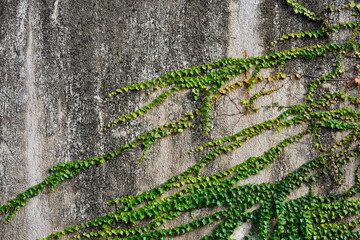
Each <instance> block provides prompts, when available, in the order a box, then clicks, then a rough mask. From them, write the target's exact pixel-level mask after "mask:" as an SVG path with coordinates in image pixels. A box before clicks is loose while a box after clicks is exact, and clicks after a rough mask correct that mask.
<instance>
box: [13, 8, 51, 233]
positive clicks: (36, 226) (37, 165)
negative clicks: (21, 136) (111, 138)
mask: <svg viewBox="0 0 360 240" xmlns="http://www.w3.org/2000/svg"><path fill="white" fill-rule="evenodd" d="M18 12H19V14H20V15H21V17H22V18H23V21H22V25H23V24H27V26H26V27H24V28H23V27H21V28H20V31H25V32H24V34H25V35H26V52H25V62H24V81H25V85H26V90H27V106H26V114H25V132H26V135H25V139H26V148H25V158H26V163H27V167H26V169H27V182H28V183H27V184H28V187H31V186H34V185H36V184H38V183H39V182H40V180H41V179H40V178H39V177H40V173H41V170H40V169H41V152H42V145H41V136H39V134H38V128H39V120H40V117H41V109H39V106H38V102H39V101H38V99H37V94H36V85H35V73H36V69H35V56H34V55H35V50H34V44H35V42H34V24H35V19H34V12H33V7H32V3H31V2H30V3H29V2H28V1H23V3H22V4H21V5H20V9H19V11H18ZM25 210H26V218H27V224H28V227H27V229H28V231H27V238H28V239H36V238H37V237H39V236H41V235H43V234H46V232H47V231H46V227H45V226H44V222H43V221H42V218H41V214H40V213H41V210H40V199H39V198H32V199H30V200H28V204H27V206H26V207H25Z"/></svg>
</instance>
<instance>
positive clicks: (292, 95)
mask: <svg viewBox="0 0 360 240" xmlns="http://www.w3.org/2000/svg"><path fill="white" fill-rule="evenodd" d="M302 2H303V3H304V4H305V5H306V6H307V7H309V8H310V9H311V10H314V11H318V10H319V9H321V8H323V7H324V6H326V5H327V4H326V2H333V1H315V0H311V1H310V0H308V1H302ZM335 18H336V16H335V17H334V19H335ZM335 20H336V19H335ZM316 27H319V25H317V24H313V23H310V22H309V21H308V20H307V19H305V18H304V17H302V16H294V14H293V13H292V12H291V10H290V9H289V8H287V7H286V4H285V3H284V1H281V0H228V1H222V0H206V1H200V0H196V1H192V0H191V1H190V0H188V1H186V0H177V1H175V0H171V1H167V0H156V1H147V0H142V1H140V0H139V1H128V0H122V1H110V0H105V1H96V0H92V1H90V0H89V1H79V0H56V1H54V0H43V1H36V0H7V1H6V0H0V61H1V64H0V85H1V91H0V117H1V118H0V123H1V128H0V141H1V142H0V205H2V204H4V203H5V202H6V200H8V199H9V198H12V197H15V196H16V195H17V194H18V193H20V192H22V191H24V190H26V189H27V188H28V187H30V186H32V185H34V184H36V183H39V182H40V181H41V180H42V179H44V178H45V177H46V176H48V172H47V169H48V168H49V167H51V166H53V165H56V164H58V163H60V162H66V161H74V160H78V159H85V158H87V157H92V156H97V155H100V154H102V153H105V152H107V151H109V150H112V149H114V148H115V147H117V146H119V145H121V144H123V143H125V142H128V141H130V140H132V139H134V137H135V136H138V135H140V134H141V133H145V132H146V131H148V130H150V129H152V128H153V127H155V126H159V125H160V124H162V123H165V122H169V121H173V120H176V119H178V118H179V117H180V116H181V115H182V114H184V113H186V112H188V111H190V110H191V109H193V102H192V100H191V99H190V97H189V94H188V93H186V92H182V93H177V94H175V95H174V96H172V97H171V98H170V100H167V101H166V102H165V103H164V104H163V106H161V107H159V108H156V109H154V110H151V111H150V112H149V114H148V115H147V116H144V117H142V118H139V119H136V120H135V121H133V122H129V123H125V124H122V125H119V126H116V127H114V128H113V129H112V130H111V131H108V132H105V133H103V134H101V135H100V136H98V137H97V138H95V139H94V136H95V135H96V133H97V131H98V130H99V129H101V128H102V127H103V126H104V125H105V124H107V123H109V122H111V121H112V120H114V119H115V118H116V117H118V116H121V115H122V114H123V113H126V112H128V111H130V110H134V109H136V108H137V107H139V106H140V107H141V106H142V100H143V99H144V95H143V94H139V93H128V94H126V95H122V96H119V97H115V98H114V99H112V100H111V101H109V102H108V103H106V104H105V105H103V104H102V101H103V99H104V98H105V96H106V95H107V94H108V93H109V92H111V91H112V90H114V89H116V88H118V87H120V86H123V85H126V84H131V83H136V82H140V81H143V80H149V79H151V78H154V77H157V76H159V75H161V74H164V73H166V72H169V71H172V70H177V69H183V68H186V67H190V66H195V65H198V64H203V63H206V62H209V61H214V60H216V59H220V58H223V57H226V56H231V57H246V56H257V55H260V54H263V53H264V52H266V51H268V50H266V47H267V46H268V45H269V43H270V42H271V41H273V40H274V39H275V38H277V37H279V36H281V35H282V34H285V33H287V32H295V31H300V30H302V29H305V28H307V29H315V28H316ZM304 43H305V44H311V43H314V42H311V41H307V40H305V41H298V42H293V43H283V44H280V45H279V47H280V48H289V47H290V48H291V47H296V46H300V45H303V44H304ZM331 64H332V63H331V62H330V63H329V65H331ZM329 65H323V64H319V65H316V66H314V65H313V64H304V62H303V61H301V60H299V61H294V62H293V63H292V64H291V65H289V66H287V67H286V71H287V72H289V73H292V72H299V73H304V72H306V73H308V74H316V72H318V71H322V70H324V69H325V71H326V69H328V67H329ZM276 70H277V69H275V70H274V71H276ZM270 74H271V72H270V71H267V72H263V75H264V76H269V75H270ZM305 86H306V82H301V81H298V82H294V83H292V84H287V85H286V86H285V87H283V88H282V89H281V90H279V91H278V92H276V93H275V94H273V95H271V96H265V97H263V98H261V99H260V101H259V102H257V105H259V106H262V105H269V103H271V102H279V104H280V105H291V104H297V103H300V102H301V101H303V95H302V93H303V92H304V91H305ZM259 87H262V86H259ZM328 87H329V88H331V87H333V86H328ZM232 94H233V95H232V97H234V98H246V97H247V96H246V93H245V92H244V91H237V92H236V93H232ZM214 109H215V110H216V111H218V112H220V113H233V112H234V111H236V110H237V109H236V108H235V107H234V106H233V105H232V104H231V103H230V102H229V101H220V102H219V103H217V104H215V106H214ZM278 114H279V112H278V111H277V110H275V109H270V110H268V109H266V108H261V110H260V111H259V112H258V113H257V114H256V115H255V114H250V115H248V116H242V117H241V120H240V121H238V120H239V119H238V117H233V118H229V117H225V116H223V117H219V118H218V119H217V120H215V122H214V124H213V132H212V135H211V137H206V136H204V135H203V134H201V133H200V131H198V132H195V133H193V134H190V132H188V131H185V132H184V134H182V135H179V136H174V137H170V138H168V139H165V140H163V141H161V142H159V143H156V144H154V146H152V148H151V150H150V151H149V155H148V156H147V157H146V158H145V159H144V160H143V162H142V163H138V162H137V161H136V158H137V157H139V156H140V151H139V150H137V151H132V152H128V153H125V154H123V155H121V157H117V158H116V159H115V160H113V161H111V162H108V163H106V164H103V165H102V166H100V167H95V168H92V169H90V170H87V171H86V172H84V173H82V174H80V175H79V176H77V177H75V178H74V179H73V180H70V181H67V182H63V183H61V184H60V185H59V186H58V187H57V189H56V191H55V192H54V193H51V194H50V193H48V191H45V193H44V194H41V195H40V196H38V197H35V198H33V199H31V200H29V201H28V203H27V205H26V206H25V207H24V208H22V209H21V210H20V211H19V212H18V213H17V214H16V215H15V217H14V218H13V220H12V221H11V222H10V223H9V224H7V225H4V224H2V223H0V239H5V240H8V239H35V238H40V237H45V236H47V235H48V234H50V233H51V232H54V231H59V230H62V229H63V228H65V227H67V226H71V225H74V224H80V223H84V222H85V221H89V220H92V219H94V218H96V217H99V216H101V215H102V214H104V213H106V212H109V211H111V210H114V209H112V208H108V207H105V206H104V204H103V203H104V202H105V201H108V200H111V199H113V198H115V197H120V196H127V195H133V194H138V193H141V192H143V191H145V190H149V189H151V188H153V187H155V186H157V185H159V184H161V183H162V182H164V181H165V180H166V179H168V178H169V177H171V176H172V175H174V174H177V173H180V172H181V171H183V170H185V169H186V168H187V167H189V166H191V165H192V164H194V163H195V162H196V160H197V159H198V157H199V156H197V155H194V156H191V157H187V158H185V159H182V160H179V157H180V156H181V155H182V154H184V153H186V152H187V151H188V150H190V149H191V148H192V147H194V146H196V145H198V144H200V143H204V142H205V141H206V140H207V139H210V138H215V137H220V136H224V135H225V134H231V133H235V132H236V131H239V130H240V129H242V128H243V127H245V126H249V125H252V124H254V123H258V122H262V121H264V120H265V119H268V118H271V117H275V116H276V115H278ZM300 129H301V127H300V128H293V129H290V130H289V131H287V132H285V133H286V134H294V133H296V132H299V131H300ZM286 134H282V133H279V134H277V133H275V131H274V132H269V133H266V135H262V137H261V138H260V137H259V138H254V139H253V140H251V141H250V142H249V143H247V144H246V145H244V147H243V148H242V149H239V150H237V151H235V152H234V153H232V154H230V155H228V156H224V157H221V158H219V159H218V160H216V161H214V162H213V163H211V164H210V167H209V168H207V169H206V170H205V173H211V172H216V171H218V170H221V169H224V168H228V167H231V166H233V165H234V164H235V163H238V162H239V161H240V162H241V161H245V160H246V158H247V157H250V156H253V155H259V154H261V153H262V152H263V151H264V150H267V149H268V148H269V147H271V146H273V145H274V144H276V143H277V142H279V141H281V139H284V138H286V137H287V136H288V135H286ZM309 142H310V139H303V142H301V143H298V144H294V145H293V146H292V147H291V148H289V149H288V150H287V151H286V152H285V153H284V154H283V155H284V156H282V157H281V158H280V159H279V161H278V162H277V163H275V164H273V165H272V166H271V167H269V168H267V169H265V170H264V171H263V172H262V173H261V174H260V175H257V176H255V177H252V178H249V179H248V180H246V182H243V183H242V184H245V183H249V182H251V183H260V182H265V181H276V180H279V179H281V177H282V176H284V175H285V174H287V173H289V172H291V171H292V170H294V169H296V168H297V167H299V166H300V165H301V164H302V163H304V162H306V161H307V160H309V159H310V158H311V156H313V154H314V152H313V151H312V150H309V147H308V143H309ZM304 156H307V157H304ZM324 184H325V185H326V182H325V183H324ZM306 191H307V189H300V190H299V192H297V193H294V196H292V197H296V196H300V195H301V194H304V193H306ZM319 191H320V190H319ZM325 191H326V190H325ZM296 194H297V195H296ZM194 214H195V216H196V214H197V212H195V213H194ZM199 214H200V213H199ZM187 217H188V219H186V220H189V219H191V218H190V216H187ZM248 230H249V226H245V225H244V226H242V227H241V228H239V229H238V230H237V231H236V232H235V233H234V235H233V237H234V238H236V239H241V238H242V236H243V235H244V233H246V232H247V231H248ZM209 231H211V228H208V229H203V230H201V231H199V230H197V231H195V232H194V233H191V235H188V236H185V237H182V239H199V238H200V236H201V235H202V234H203V233H204V232H209Z"/></svg>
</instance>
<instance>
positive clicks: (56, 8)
mask: <svg viewBox="0 0 360 240" xmlns="http://www.w3.org/2000/svg"><path fill="white" fill-rule="evenodd" d="M58 16H59V0H56V1H55V3H54V11H53V14H52V15H51V19H52V20H54V21H55V22H57V17H58Z"/></svg>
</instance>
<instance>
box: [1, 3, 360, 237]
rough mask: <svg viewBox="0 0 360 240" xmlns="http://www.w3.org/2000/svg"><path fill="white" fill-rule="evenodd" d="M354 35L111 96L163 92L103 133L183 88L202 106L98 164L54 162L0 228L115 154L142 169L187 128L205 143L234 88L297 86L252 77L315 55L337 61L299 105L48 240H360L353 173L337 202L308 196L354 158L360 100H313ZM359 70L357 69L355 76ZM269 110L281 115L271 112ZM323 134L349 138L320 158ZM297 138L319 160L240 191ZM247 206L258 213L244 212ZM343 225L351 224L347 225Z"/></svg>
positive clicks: (247, 103)
mask: <svg viewBox="0 0 360 240" xmlns="http://www.w3.org/2000/svg"><path fill="white" fill-rule="evenodd" d="M286 2H287V4H288V5H289V6H290V7H292V8H293V10H294V12H295V13H297V14H302V15H304V16H306V17H308V18H309V19H311V20H315V21H318V20H322V19H320V18H317V17H316V16H315V14H314V13H313V12H310V11H309V10H307V9H306V8H305V7H304V6H302V5H300V4H299V3H297V2H296V1H294V0H286ZM352 8H353V9H355V8H357V9H359V10H360V7H359V5H355V4H353V3H350V4H348V5H344V6H343V7H342V8H339V9H334V8H333V7H328V8H326V9H325V10H329V11H340V10H342V9H352ZM359 26H360V22H358V21H354V22H348V23H340V24H339V25H334V26H333V27H326V28H322V29H320V30H317V31H311V32H309V31H305V32H299V33H290V34H287V35H284V36H283V37H281V38H279V39H278V41H279V40H287V39H289V38H302V37H314V38H318V37H320V36H325V35H328V34H330V33H336V32H338V31H340V30H342V29H351V30H352V31H353V34H352V35H351V36H350V38H349V39H348V40H347V41H346V42H344V43H342V44H336V43H334V42H329V43H327V44H323V45H320V44H316V45H313V46H309V47H303V48H297V49H291V50H285V51H276V52H272V53H270V54H267V55H263V56H259V57H249V58H239V59H234V58H225V59H221V60H218V61H215V62H212V63H208V64H205V65H201V66H197V67H191V68H189V69H184V70H179V71H175V72H171V73H169V74H165V75H162V76H161V77H159V78H157V79H153V80H150V81H145V82H142V83H136V84H133V85H127V86H125V87H122V88H119V89H117V90H116V91H114V92H112V93H110V94H109V95H108V98H107V99H106V100H105V102H106V101H108V100H110V99H111V98H112V97H114V96H115V95H117V94H125V93H126V92H128V91H147V92H148V93H151V92H153V91H161V90H163V92H162V93H161V94H160V96H159V97H157V98H155V99H154V100H153V101H152V102H151V103H150V104H147V105H145V106H143V107H141V108H139V109H138V110H136V111H134V112H130V113H128V114H126V115H125V116H122V117H120V118H118V119H116V120H114V121H113V122H112V123H111V124H109V125H107V127H106V128H104V129H103V130H107V129H110V128H111V127H113V125H114V124H117V123H119V122H124V121H130V120H132V119H134V118H137V117H139V116H141V115H143V114H146V113H147V111H149V110H151V109H152V108H154V107H155V106H157V105H160V104H164V102H165V100H166V99H167V98H168V97H169V96H170V95H172V94H173V93H175V92H176V91H180V90H184V89H188V90H191V93H192V94H193V98H194V101H201V107H199V108H197V109H194V111H193V112H189V113H187V114H186V115H185V116H182V117H181V119H180V120H178V121H173V122H170V123H166V124H164V125H163V126H160V127H157V128H155V129H153V130H151V131H149V132H147V133H145V134H143V135H141V136H138V137H137V138H136V139H135V140H133V141H131V142H129V143H127V144H125V145H122V146H119V147H118V148H117V149H115V150H113V151H111V152H109V153H107V154H105V155H103V156H99V157H95V158H89V159H86V160H79V161H74V162H66V163H61V164H59V165H57V166H54V167H52V168H51V169H50V173H51V175H50V176H49V177H47V178H46V179H45V180H44V181H43V182H41V183H40V184H38V185H36V186H33V187H32V188H30V189H28V190H26V191H25V192H23V193H21V194H19V195H18V196H17V197H16V198H14V199H10V200H9V202H8V203H7V204H5V205H3V206H1V207H0V213H2V214H3V215H6V216H7V217H6V219H5V222H9V221H10V220H11V218H12V217H13V216H14V214H15V213H16V212H17V211H18V210H19V209H20V208H21V207H23V206H24V205H25V204H26V202H27V200H29V199H30V198H32V197H35V196H37V195H38V194H40V193H41V192H42V191H43V190H44V189H45V188H46V187H50V189H51V191H53V190H55V188H56V186H57V185H58V184H59V183H60V182H62V181H65V180H67V179H71V178H73V177H74V176H76V175H77V174H79V173H81V172H83V171H84V170H85V169H87V168H90V167H92V166H97V165H100V164H103V163H105V162H106V161H108V160H111V159H116V156H118V155H120V154H121V153H122V152H126V151H129V150H131V149H134V148H136V147H138V146H139V145H141V146H142V148H143V155H142V156H141V157H140V158H139V159H138V160H139V161H141V160H142V159H143V157H144V156H145V155H146V153H147V152H148V150H149V148H150V147H151V145H152V144H153V143H154V142H156V141H159V140H161V139H163V138H165V137H167V136H169V135H173V134H181V132H183V131H184V130H185V129H191V128H193V127H196V126H197V125H198V124H201V125H202V127H203V130H204V132H205V133H206V134H208V133H209V132H210V130H211V117H210V116H211V112H212V106H213V104H214V103H215V102H217V101H218V100H219V99H220V98H222V97H224V96H228V95H229V93H230V92H232V91H236V90H238V89H239V88H245V89H246V90H247V91H249V90H251V89H252V88H253V87H254V86H255V85H256V84H258V83H259V82H264V81H267V84H270V85H271V84H273V83H274V82H275V81H282V82H284V84H285V83H286V82H291V81H292V80H295V79H298V80H299V79H301V76H300V75H299V74H298V73H295V74H292V75H290V74H286V73H283V72H278V73H275V74H274V75H273V76H272V77H270V78H263V77H261V76H258V75H259V73H260V70H261V69H268V68H273V67H280V68H282V66H283V65H284V64H285V63H287V62H288V61H290V60H293V59H297V58H302V59H304V60H306V61H314V59H316V58H318V57H321V56H326V57H329V56H333V55H335V56H336V61H335V64H334V67H333V69H332V71H331V72H330V73H325V74H322V76H319V77H318V78H316V79H315V80H313V81H311V82H310V83H309V84H308V88H307V92H306V94H305V100H304V102H303V103H302V104H299V105H296V106H288V107H287V108H286V110H285V111H282V112H281V113H279V115H278V116H277V117H275V118H273V119H269V120H266V121H264V122H262V123H258V124H255V125H253V126H249V127H246V128H244V129H242V130H240V131H239V132H236V133H235V134H233V135H230V136H225V137H223V138H221V139H215V140H211V141H209V142H207V143H205V144H203V145H201V146H198V147H196V148H194V149H193V150H191V151H190V152H189V154H191V153H193V152H195V151H197V152H201V151H204V154H203V155H204V156H203V157H202V158H201V159H200V160H199V161H198V162H197V163H196V164H194V165H193V166H191V167H189V168H188V169H187V170H186V171H184V172H182V173H180V174H178V175H175V176H173V177H171V178H170V179H168V180H167V181H166V182H165V183H163V184H162V185H160V186H157V187H155V188H153V189H151V190H149V191H146V192H143V193H141V194H139V195H137V196H129V197H123V198H118V199H114V200H112V201H110V202H108V203H107V204H108V205H112V204H117V205H118V208H117V210H116V211H115V212H113V213H110V214H108V215H105V216H102V217H100V218H97V219H95V220H93V221H91V222H88V223H84V224H82V225H79V226H72V227H67V228H66V229H64V230H63V231H61V232H56V233H53V234H51V235H50V236H48V237H47V238H45V239H53V238H60V237H62V236H67V235H71V236H72V237H73V238H74V239H106V238H111V239H165V238H167V237H169V236H176V235H181V234H184V233H187V232H191V231H193V230H194V229H197V228H201V227H202V226H206V225H211V224H213V223H217V224H218V225H216V228H215V230H214V231H213V232H212V233H211V234H210V235H208V236H204V239H230V236H231V235H232V234H233V232H234V230H235V229H236V228H237V227H238V226H240V225H241V224H242V223H245V222H250V223H251V224H252V226H253V227H252V230H251V231H250V233H249V235H248V236H246V238H245V239H250V238H251V237H253V236H257V237H258V239H359V237H360V236H359V235H360V233H359V232H357V231H354V229H356V228H358V227H359V220H358V218H355V220H354V217H355V216H356V215H359V214H360V200H357V199H352V197H354V196H355V195H356V194H358V193H359V192H360V175H359V173H358V169H357V170H356V172H355V182H354V184H353V185H352V186H351V187H350V188H349V189H347V190H345V191H344V192H343V193H342V194H337V195H328V196H324V197H323V196H316V195H314V193H313V191H312V187H313V186H314V184H316V183H318V181H319V180H321V179H322V178H324V177H332V178H333V180H334V182H335V183H336V184H340V183H341V181H342V179H343V177H344V176H343V175H344V174H343V168H344V167H345V166H346V165H347V164H348V163H350V162H352V161H354V159H355V157H356V156H358V155H359V153H360V152H359V148H358V146H357V139H358V137H359V136H360V127H359V122H360V112H359V111H357V110H356V109H358V107H359V104H360V101H359V100H358V99H357V98H356V97H354V96H352V95H349V94H345V93H344V92H343V91H334V92H328V93H319V92H318V90H319V86H321V85H322V84H324V83H326V82H327V81H331V80H333V79H336V78H337V77H339V76H340V75H341V74H343V73H344V72H343V70H341V63H342V58H343V56H348V55H351V56H353V57H355V58H359V54H358V52H357V49H358V45H357V43H356V42H355V40H354V39H355V35H356V34H357V33H358V28H359ZM359 69H360V67H358V65H357V77H358V75H359ZM249 71H253V75H252V77H251V78H249V79H245V80H240V81H237V82H235V83H232V82H231V80H233V79H235V78H237V77H239V76H240V75H241V74H243V73H245V72H249ZM355 79H356V78H355ZM280 88H281V87H280ZM280 88H279V87H277V88H272V89H270V90H264V89H262V90H260V91H259V92H257V93H255V94H254V95H252V96H251V97H249V99H248V100H246V99H243V100H241V103H242V105H243V106H244V107H245V109H246V112H245V113H247V114H249V113H250V111H251V110H252V111H254V112H256V111H257V110H258V108H256V107H255V101H256V100H257V99H259V98H260V97H262V96H265V95H270V94H272V93H273V92H275V91H277V90H279V89H280ZM164 89H165V90H164ZM273 106H275V107H278V108H279V110H282V107H281V106H278V104H277V103H274V104H273ZM299 125H301V126H303V129H304V130H303V131H301V132H299V133H297V134H295V135H294V136H289V137H288V138H286V139H284V140H283V141H281V142H280V143H278V144H277V145H275V146H273V147H271V148H270V149H268V150H267V151H265V153H264V154H262V155H260V156H252V157H250V158H248V159H247V160H246V161H245V162H243V163H239V164H237V165H235V166H233V167H231V168H229V169H226V170H223V171H220V172H217V173H215V174H213V175H209V176H202V175H201V174H200V173H201V170H202V169H204V167H205V166H207V165H208V164H209V163H210V162H212V161H213V160H214V159H216V158H218V157H219V156H222V155H225V154H227V153H230V152H233V151H234V150H236V149H238V148H241V147H242V146H243V144H244V143H245V142H247V141H249V140H250V139H252V138H254V137H256V136H260V135H261V134H263V133H265V132H267V131H271V130H273V129H276V130H277V131H282V130H283V129H287V128H290V127H293V126H299ZM322 130H328V131H334V132H336V131H342V132H345V133H346V136H345V137H344V138H343V139H341V140H340V141H338V142H336V143H335V144H333V145H332V146H331V147H330V148H329V149H325V148H324V146H322V144H321V142H320V132H321V131H322ZM304 136H310V137H312V139H313V142H312V143H313V147H314V149H316V150H317V151H318V153H319V156H318V157H316V158H314V159H312V160H310V161H308V162H307V163H305V164H303V165H302V166H301V167H300V168H299V169H297V170H296V171H294V172H291V173H289V174H288V175H287V176H285V177H284V178H283V179H282V180H280V181H277V182H274V183H262V184H248V185H239V183H240V182H241V180H244V179H246V178H248V177H250V176H253V175H256V174H258V173H259V172H260V171H262V170H263V169H265V168H266V167H268V166H269V165H270V164H272V163H274V162H275V161H276V160H277V158H278V156H279V155H280V154H281V153H282V152H283V150H284V149H286V148H287V147H288V146H289V145H290V144H292V143H294V142H299V141H300V140H301V139H302V138H303V137H304ZM205 150H208V151H205ZM358 168H359V167H358ZM301 186H307V187H308V188H309V189H310V191H309V194H307V195H306V196H303V197H300V198H296V199H294V200H288V197H289V194H290V193H292V192H293V191H294V190H296V189H298V188H299V187H301ZM170 191H171V192H170ZM164 195H165V196H164ZM220 206H221V207H222V208H221V210H220V211H218V212H215V213H213V214H209V215H207V216H204V217H200V218H197V219H196V218H194V216H193V215H192V211H193V210H196V209H203V208H216V207H220ZM254 206H259V207H258V208H257V209H255V210H252V211H250V209H252V208H253V207H254ZM185 213H190V214H191V216H192V219H193V221H191V222H189V223H184V224H182V225H180V226H175V227H169V226H167V225H166V223H168V222H169V221H171V220H172V219H175V218H177V217H179V216H181V215H183V214H185ZM346 219H348V220H347V221H345V220H346ZM349 219H350V220H349ZM339 220H342V221H339ZM274 223H275V224H274ZM214 225H215V224H214ZM120 226H127V227H125V228H124V227H120Z"/></svg>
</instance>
